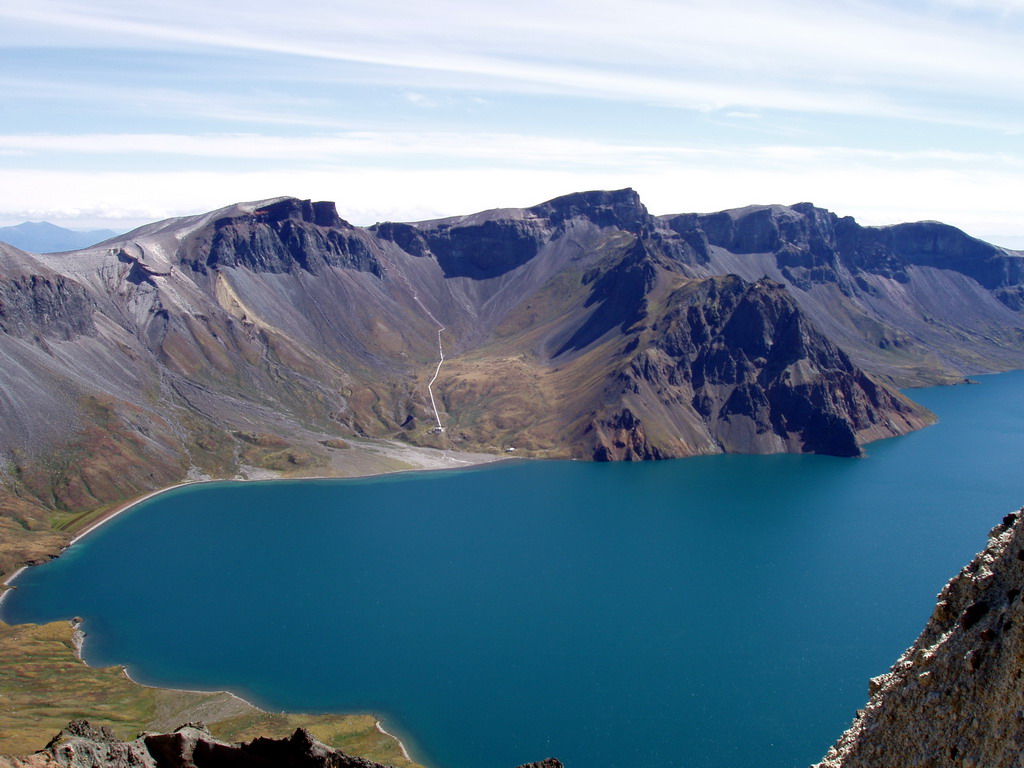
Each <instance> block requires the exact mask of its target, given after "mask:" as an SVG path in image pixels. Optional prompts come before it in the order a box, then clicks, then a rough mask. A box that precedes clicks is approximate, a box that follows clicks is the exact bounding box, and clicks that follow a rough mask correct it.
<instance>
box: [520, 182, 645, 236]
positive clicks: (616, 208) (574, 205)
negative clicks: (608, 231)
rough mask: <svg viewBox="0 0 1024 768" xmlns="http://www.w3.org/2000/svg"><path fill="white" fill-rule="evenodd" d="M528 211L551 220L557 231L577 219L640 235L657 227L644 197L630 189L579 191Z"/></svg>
mask: <svg viewBox="0 0 1024 768" xmlns="http://www.w3.org/2000/svg"><path fill="white" fill-rule="evenodd" d="M527 210H528V212H529V213H531V214H533V215H534V216H540V217H543V218H545V219H547V220H548V221H549V222H550V223H551V225H552V226H554V227H556V228H557V227H564V226H565V224H566V222H569V221H572V220H573V219H577V218H582V219H586V220H587V221H590V222H592V223H593V224H596V225H597V226H598V227H616V228H618V229H621V230H624V231H626V232H631V233H632V234H634V235H639V234H640V233H641V232H643V231H644V230H647V229H650V228H651V227H652V226H653V224H654V217H652V216H651V215H650V214H649V213H648V212H647V208H646V207H645V206H644V204H643V203H642V202H640V195H638V194H637V193H636V192H635V191H634V190H632V189H628V188H627V189H619V190H615V191H612V192H608V191H603V190H599V191H592V192H576V193H574V194H571V195H563V196H562V197H556V198H555V199H553V200H549V201H548V202H546V203H542V204H540V205H535V206H533V207H532V208H529V209H527Z"/></svg>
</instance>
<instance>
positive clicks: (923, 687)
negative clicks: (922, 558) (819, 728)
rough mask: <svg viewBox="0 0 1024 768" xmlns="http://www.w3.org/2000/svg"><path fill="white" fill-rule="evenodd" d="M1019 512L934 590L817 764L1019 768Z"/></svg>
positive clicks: (1023, 688)
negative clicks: (908, 642) (911, 631)
mask: <svg viewBox="0 0 1024 768" xmlns="http://www.w3.org/2000/svg"><path fill="white" fill-rule="evenodd" d="M1022 592H1024V510H1021V511H1020V512H1016V513H1013V514H1010V515H1007V516H1006V517H1005V518H1004V519H1003V521H1002V523H1001V524H1000V525H997V526H996V527H995V528H994V529H993V530H992V532H991V533H990V534H989V541H988V546H987V547H986V548H985V549H984V551H982V552H981V553H979V554H978V556H977V557H975V559H974V560H973V561H972V562H971V563H970V564H969V565H968V566H966V567H965V568H964V569H963V570H962V571H960V573H959V574H958V575H957V576H956V577H954V578H953V579H952V580H951V581H950V582H949V583H948V584H947V585H946V586H945V588H943V590H942V592H941V593H940V594H939V596H938V603H937V605H936V607H935V612H934V613H933V614H932V617H931V619H930V620H929V622H928V624H927V626H926V627H925V629H924V631H923V632H922V633H921V636H920V637H918V639H917V641H916V642H915V643H914V644H913V645H912V646H911V647H910V648H908V649H907V650H906V652H904V654H903V655H902V656H901V657H900V658H899V660H898V661H897V662H896V663H895V664H894V665H893V667H892V669H891V670H890V671H889V672H887V673H886V674H884V675H881V676H880V677H876V678H874V679H872V680H871V684H870V699H869V701H868V703H867V706H866V707H865V708H864V709H863V710H861V711H860V712H858V713H857V717H856V719H855V720H854V722H853V725H852V726H851V727H850V729H849V730H848V731H847V732H846V733H845V734H843V736H842V738H840V739H839V741H838V742H837V743H836V745H835V746H834V747H833V748H832V749H831V750H829V752H828V754H827V755H826V756H825V759H824V760H823V761H822V762H821V763H818V765H817V768H889V767H890V766H912V765H920V766H930V767H931V768H968V767H973V768H1017V766H1020V765H1021V756H1022V755H1024V718H1022V716H1021V713H1022V712H1024V684H1022V678H1024V672H1022V669H1021V659H1024V602H1022V600H1021V594H1022Z"/></svg>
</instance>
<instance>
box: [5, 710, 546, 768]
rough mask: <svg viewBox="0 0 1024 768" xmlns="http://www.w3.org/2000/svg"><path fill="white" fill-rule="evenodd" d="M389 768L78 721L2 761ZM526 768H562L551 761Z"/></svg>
mask: <svg viewBox="0 0 1024 768" xmlns="http://www.w3.org/2000/svg"><path fill="white" fill-rule="evenodd" d="M57 766H60V768H385V766H383V765H382V764H381V763H375V762H373V761H371V760H364V759H363V758H360V757H351V756H349V755H346V754H345V753H344V752H342V751H340V750H337V749H331V748H330V747H328V746H326V745H324V744H321V743H320V742H319V741H317V740H316V739H315V738H313V736H312V735H311V734H310V733H309V731H307V730H305V729H303V728H299V729H297V730H296V731H295V733H293V734H292V735H291V736H290V737H287V738H283V739H267V738H257V739H253V740H252V741H250V742H246V743H240V744H228V743H226V742H223V741H219V740H217V739H215V738H214V737H213V736H211V735H210V732H209V731H208V730H207V729H206V727H205V726H204V725H202V724H196V723H188V724H186V725H183V726H181V727H180V728H178V729H176V730H175V731H174V732H173V733H143V734H141V735H140V736H139V737H138V738H137V739H135V740H134V741H128V742H125V741H121V740H120V739H118V738H116V737H115V736H114V735H113V733H112V732H111V731H110V729H109V728H100V729H98V728H94V727H93V726H92V725H90V724H89V722H88V721H86V720H74V721H72V722H70V723H69V724H68V726H67V728H65V729H64V730H62V731H61V732H60V733H59V734H57V735H56V736H55V737H54V738H53V740H52V741H51V742H50V743H49V744H47V745H46V749H44V750H41V751H40V752H37V753H35V754H34V755H28V756H25V757H3V756H0V768H56V767H57ZM521 768H562V764H561V763H559V762H558V761H557V760H554V759H552V758H548V759H546V760H544V761H542V762H539V763H530V764H529V765H528V766H521Z"/></svg>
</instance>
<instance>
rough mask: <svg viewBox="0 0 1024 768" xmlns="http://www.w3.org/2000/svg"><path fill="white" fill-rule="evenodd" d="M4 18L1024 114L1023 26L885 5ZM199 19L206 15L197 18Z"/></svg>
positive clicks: (446, 4)
mask: <svg viewBox="0 0 1024 768" xmlns="http://www.w3.org/2000/svg"><path fill="white" fill-rule="evenodd" d="M995 4H996V3H994V2H990V3H988V5H995ZM1001 5H1006V6H1008V7H1013V4H1010V3H1003V4H1001ZM917 7H919V8H926V7H927V6H917ZM3 16H6V17H7V19H8V20H9V21H10V22H17V25H16V26H24V27H26V28H27V29H29V30H34V33H28V34H24V33H23V37H25V38H27V39H28V40H29V41H31V40H33V39H34V40H36V41H37V42H39V43H40V44H42V43H45V42H50V43H52V42H54V41H56V42H60V41H61V40H64V39H66V38H69V37H70V36H71V35H72V34H77V33H79V32H81V31H83V30H85V31H88V32H89V33H90V35H92V36H94V39H95V40H96V41H97V42H98V43H99V44H111V43H114V44H117V45H120V46H125V45H127V46H133V45H134V46H146V45H154V44H155V45H162V46H168V47H172V48H173V47H185V48H188V47H192V48H199V49H233V50H247V51H259V52H262V53H267V54H277V55H283V56H288V57H295V58H301V59H306V60H308V59H317V60H321V61H327V62H331V61H333V62H349V63H355V64H364V65H373V66H375V67H380V68H384V69H387V70H390V71H391V73H390V74H391V76H392V77H393V78H394V79H395V80H396V81H401V80H402V79H403V78H409V79H411V80H412V81H413V82H414V83H415V84H416V86H419V85H422V81H421V80H419V79H418V78H417V77H416V74H415V73H418V72H434V73H443V74H445V75H446V76H447V79H446V81H445V84H446V86H447V87H459V86H461V87H467V88H474V89H496V90H499V91H500V90H518V91H523V92H543V93H563V94H564V93H572V94H574V95H583V96H590V97H593V98H599V99H614V100H642V101H645V102H648V103H659V104H665V105H670V106H676V107H685V108H689V109H698V110H700V109H703V110H708V109H727V108H737V109H753V108H756V109H784V110H793V111H801V112H815V113H818V112H826V113H833V114H867V115H893V114H896V115H903V116H905V117H908V118H928V119H945V118H953V117H955V115H954V114H953V112H954V111H955V109H956V106H955V105H951V104H950V99H951V98H952V99H953V100H954V101H958V100H960V99H964V98H972V99H975V100H977V98H978V97H979V95H986V94H987V95H988V96H991V97H995V96H996V95H997V94H999V95H1000V96H1001V98H1002V99H1003V101H1002V105H1003V106H1002V108H1003V109H1005V108H1006V107H1007V106H1009V105H1014V106H1015V107H1016V108H1018V109H1019V108H1020V106H1021V99H1022V96H1021V94H1024V47H1022V46H1020V44H1019V36H1018V34H1017V33H1019V31H1020V29H1019V27H1018V26H1016V25H1014V24H1011V25H1009V26H1008V27H1001V26H983V25H978V26H977V27H972V26H971V25H970V24H969V23H964V22H963V21H962V20H958V21H956V22H954V21H953V20H950V19H948V18H946V17H944V16H943V15H942V14H939V13H934V14H929V13H926V12H921V11H919V12H917V13H911V12H910V11H909V10H899V9H895V8H894V7H893V6H892V5H891V4H883V3H865V2H859V3H853V2H837V3H828V4H822V3H811V2H805V1H804V0H780V1H779V2H776V3H771V4H766V3H761V2H754V0H726V1H721V0H720V1H719V2H710V0H674V1H672V2H669V0H638V2H637V3H635V4H634V5H631V6H630V10H629V12H628V13H624V12H623V11H622V8H621V6H620V5H618V4H614V5H613V4H611V3H593V2H586V3H584V2H583V1H582V0H564V2H560V3H557V4H555V5H553V6H552V5H551V4H547V3H541V2H540V0H522V2H517V3H515V4H514V5H509V4H479V3H468V2H462V1H459V2H456V1H454V0H435V2H431V3H412V2H392V3H388V4H378V6H376V7H357V5H356V4H354V3H338V4H334V5H332V6H330V7H328V8H325V7H324V6H323V4H322V3H315V2H313V0H295V2H293V3H292V4H291V5H290V6H289V12H288V13H283V14H282V13H281V12H280V8H279V5H277V4H272V3H269V2H263V1H261V0H253V2H249V3H246V4H245V8H244V12H240V7H239V5H238V4H237V3H220V4H215V5H212V6H211V5H208V4H202V5H201V7H200V4H199V3H198V2H197V1H196V0H182V2H180V3H175V4H173V6H172V5H170V4H166V3H152V2H151V3H144V4H131V3H127V2H120V1H118V0H105V2H104V1H100V2H93V3H89V4H85V3H79V2H70V1H64V2H58V0H38V1H37V2H36V3H34V4H32V5H31V6H28V5H27V4H24V5H21V6H19V7H15V6H12V5H10V4H9V5H8V7H6V8H3V9H0V17H3ZM196 18H201V19H203V24H201V25H199V24H195V23H193V22H192V19H196ZM581 19H585V23H581ZM15 33H16V34H17V31H15ZM346 74H347V75H349V76H356V75H360V76H361V75H366V74H367V73H365V72H364V73H351V72H349V73H346ZM375 76H376V77H382V76H383V75H382V74H381V73H380V72H377V73H376V75H375ZM416 92H420V91H419V90H417V91H416ZM921 94H923V95H924V96H925V97H927V96H931V98H919V96H920V95H921ZM938 97H942V98H938ZM988 106H989V107H990V108H991V109H993V110H994V111H998V107H996V106H993V105H988Z"/></svg>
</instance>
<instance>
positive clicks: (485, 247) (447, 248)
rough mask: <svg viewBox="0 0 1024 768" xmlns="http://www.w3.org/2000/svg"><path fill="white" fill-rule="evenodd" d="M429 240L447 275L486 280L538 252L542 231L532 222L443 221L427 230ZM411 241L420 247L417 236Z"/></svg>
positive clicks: (427, 239)
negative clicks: (462, 223)
mask: <svg viewBox="0 0 1024 768" xmlns="http://www.w3.org/2000/svg"><path fill="white" fill-rule="evenodd" d="M426 242H427V245H428V247H429V248H430V250H431V251H432V252H433V253H434V256H435V257H436V258H437V263H438V264H439V265H440V267H441V271H442V272H443V273H444V276H445V277H469V278H472V279H473V280H486V279H488V278H493V277H500V276H501V275H504V274H505V273H506V272H510V271H512V270H513V269H515V268H516V267H520V266H522V265H523V264H525V263H526V262H528V261H529V260H530V259H532V258H533V257H534V256H536V255H537V251H538V250H539V249H540V245H541V243H542V242H543V234H542V232H541V231H540V230H539V228H538V227H537V226H535V225H533V224H531V223H530V222H523V221H517V220H513V221H501V220H497V221H496V220H488V221H484V222H482V223H480V224H470V225H467V226H457V227H449V226H447V225H441V226H439V227H438V228H437V229H434V230H430V231H428V233H427V234H426ZM410 244H411V245H412V246H413V248H414V249H415V250H418V243H417V242H416V241H415V240H410Z"/></svg>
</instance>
